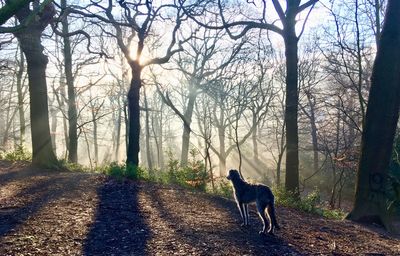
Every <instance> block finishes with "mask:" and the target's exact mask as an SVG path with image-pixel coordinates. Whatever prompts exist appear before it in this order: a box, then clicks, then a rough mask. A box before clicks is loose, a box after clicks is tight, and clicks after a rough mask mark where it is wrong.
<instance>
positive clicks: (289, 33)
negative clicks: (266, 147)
mask: <svg viewBox="0 0 400 256" xmlns="http://www.w3.org/2000/svg"><path fill="white" fill-rule="evenodd" d="M284 42H285V56H286V108H285V122H286V176H285V188H286V190H287V191H291V192H293V193H295V194H297V195H298V193H299V191H298V189H299V145H298V143H299V138H298V125H297V112H298V103H299V95H298V88H297V83H298V70H297V66H298V52H297V42H298V39H297V36H296V32H295V16H293V18H287V21H286V24H285V32H284Z"/></svg>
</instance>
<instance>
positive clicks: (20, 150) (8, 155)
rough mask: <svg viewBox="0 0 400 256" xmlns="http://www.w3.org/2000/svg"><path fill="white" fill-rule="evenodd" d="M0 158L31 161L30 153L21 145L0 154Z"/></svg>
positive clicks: (13, 160)
mask: <svg viewBox="0 0 400 256" xmlns="http://www.w3.org/2000/svg"><path fill="white" fill-rule="evenodd" d="M0 158H1V159H4V160H8V161H12V162H15V161H31V160H32V154H31V153H30V152H29V151H28V150H27V149H26V148H24V147H23V146H18V147H17V148H16V149H15V150H14V151H10V152H5V153H3V154H1V155H0Z"/></svg>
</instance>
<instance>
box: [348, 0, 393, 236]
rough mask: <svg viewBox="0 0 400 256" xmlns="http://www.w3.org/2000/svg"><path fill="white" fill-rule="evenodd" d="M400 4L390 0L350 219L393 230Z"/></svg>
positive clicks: (369, 102) (381, 39)
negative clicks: (390, 198) (390, 205)
mask: <svg viewBox="0 0 400 256" xmlns="http://www.w3.org/2000/svg"><path fill="white" fill-rule="evenodd" d="M399 23H400V1H396V0H389V1H388V5H387V10H386V15H385V21H384V23H383V28H382V33H381V37H380V42H379V47H378V50H377V54H376V58H375V62H374V66H373V71H372V77H371V89H370V94H369V100H368V105H367V112H366V117H365V128H364V131H363V134H362V146H361V157H360V162H359V167H358V177H357V186H356V194H355V202H354V206H353V209H352V211H351V212H350V214H349V215H348V216H347V218H348V219H351V220H355V221H361V222H368V223H372V222H376V221H378V222H381V223H382V224H383V225H384V226H385V227H386V228H387V229H388V230H392V228H393V227H392V226H391V223H390V216H388V210H387V205H386V197H385V195H386V191H387V185H388V182H387V181H388V166H389V161H390V158H391V154H392V149H393V141H394V136H395V132H396V126H397V121H398V119H399V108H400V48H399V47H398V46H399V45H400V26H398V24H399Z"/></svg>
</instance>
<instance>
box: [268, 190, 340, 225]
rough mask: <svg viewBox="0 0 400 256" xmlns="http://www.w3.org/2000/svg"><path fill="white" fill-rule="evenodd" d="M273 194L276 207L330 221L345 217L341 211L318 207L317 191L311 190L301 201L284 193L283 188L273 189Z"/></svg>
mask: <svg viewBox="0 0 400 256" xmlns="http://www.w3.org/2000/svg"><path fill="white" fill-rule="evenodd" d="M273 192H274V195H275V201H276V203H277V204H278V205H282V206H286V207H291V208H296V209H299V210H302V211H304V212H309V213H313V214H317V215H320V216H324V217H326V218H330V219H343V218H344V216H345V212H343V211H342V210H330V209H326V208H324V207H322V206H321V205H320V200H321V199H320V198H321V197H320V193H319V190H318V189H315V190H313V191H312V192H310V193H309V194H307V195H306V196H304V197H303V198H302V199H299V198H297V197H296V196H295V195H294V193H292V192H288V191H286V190H285V189H284V188H283V187H277V188H274V189H273Z"/></svg>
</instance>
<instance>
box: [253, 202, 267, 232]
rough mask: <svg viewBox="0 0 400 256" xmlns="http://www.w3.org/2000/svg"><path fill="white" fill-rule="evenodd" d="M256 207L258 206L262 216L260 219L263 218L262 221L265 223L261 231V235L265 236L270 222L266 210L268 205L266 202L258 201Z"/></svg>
mask: <svg viewBox="0 0 400 256" xmlns="http://www.w3.org/2000/svg"><path fill="white" fill-rule="evenodd" d="M256 205H257V212H258V215H259V216H260V218H261V220H262V222H263V225H264V226H263V230H262V231H260V232H259V233H260V234H262V233H264V234H265V233H266V230H267V225H268V224H269V222H268V220H267V218H266V216H265V208H266V207H267V205H266V204H265V203H264V202H262V201H259V200H257V201H256Z"/></svg>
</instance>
